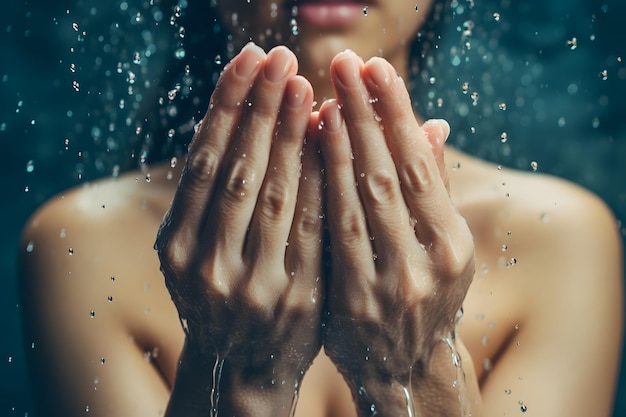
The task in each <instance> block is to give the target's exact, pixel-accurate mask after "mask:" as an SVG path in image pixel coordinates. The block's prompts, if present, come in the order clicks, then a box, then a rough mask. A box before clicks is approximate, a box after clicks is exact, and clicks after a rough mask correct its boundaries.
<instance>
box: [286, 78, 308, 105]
mask: <svg viewBox="0 0 626 417" xmlns="http://www.w3.org/2000/svg"><path fill="white" fill-rule="evenodd" d="M285 101H286V102H287V104H289V105H290V106H291V107H294V108H298V107H301V106H303V105H306V103H307V101H309V102H312V101H313V88H312V87H311V84H310V83H309V81H308V80H307V79H306V78H304V77H303V76H301V75H294V76H293V77H291V78H290V79H289V80H287V86H286V87H285Z"/></svg>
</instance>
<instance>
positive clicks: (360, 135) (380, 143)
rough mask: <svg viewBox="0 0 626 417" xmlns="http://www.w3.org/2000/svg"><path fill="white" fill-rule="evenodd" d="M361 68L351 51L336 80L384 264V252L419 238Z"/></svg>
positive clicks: (336, 64) (335, 70)
mask: <svg viewBox="0 0 626 417" xmlns="http://www.w3.org/2000/svg"><path fill="white" fill-rule="evenodd" d="M361 70H362V63H361V61H360V59H358V58H357V57H356V55H355V54H354V53H352V52H349V51H348V52H345V53H342V54H339V55H338V56H337V57H336V58H335V60H333V62H332V64H331V76H332V77H333V82H334V85H335V90H336V92H337V97H338V100H339V101H340V102H341V112H342V113H343V115H344V117H345V122H346V127H347V130H348V132H349V136H350V143H351V145H352V149H353V151H354V170H355V173H356V180H357V182H358V189H359V194H360V198H361V201H362V204H363V207H364V210H365V214H366V215H367V223H368V226H369V230H370V232H371V234H372V236H373V237H374V241H373V245H374V249H375V251H376V252H377V254H378V255H379V258H378V259H380V260H381V261H382V262H383V263H384V262H386V261H387V260H390V261H392V260H391V258H390V257H387V256H384V257H382V258H381V256H382V255H384V254H385V253H384V252H387V251H396V250H400V249H403V248H402V247H401V246H404V245H405V244H406V242H407V241H408V242H410V241H411V238H412V240H413V241H414V240H415V238H414V234H413V232H412V230H411V229H410V227H407V226H408V225H409V224H410V222H409V216H408V210H407V206H406V204H405V202H404V199H403V195H402V191H401V189H400V183H399V180H398V176H397V173H396V169H395V166H394V163H393V159H392V157H391V155H390V151H389V147H388V145H387V143H386V140H385V133H386V132H384V131H383V129H382V127H383V126H382V125H381V124H380V116H379V115H378V114H376V113H375V111H374V107H373V106H372V103H371V101H372V100H370V94H369V92H368V91H367V88H366V87H365V85H364V84H363V82H362V79H361V74H360V73H361ZM394 77H395V75H394ZM399 245H400V246H399ZM405 249H406V248H405Z"/></svg>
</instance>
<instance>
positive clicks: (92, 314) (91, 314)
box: [89, 310, 96, 318]
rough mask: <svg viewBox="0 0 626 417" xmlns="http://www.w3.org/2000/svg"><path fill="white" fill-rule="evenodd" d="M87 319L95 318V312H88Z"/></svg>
mask: <svg viewBox="0 0 626 417" xmlns="http://www.w3.org/2000/svg"><path fill="white" fill-rule="evenodd" d="M89 317H90V318H94V317H96V312H95V311H93V310H91V311H90V312H89Z"/></svg>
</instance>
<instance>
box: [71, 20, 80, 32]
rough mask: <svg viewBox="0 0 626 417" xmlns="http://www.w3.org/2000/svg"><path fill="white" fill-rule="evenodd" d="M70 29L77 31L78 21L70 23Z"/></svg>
mask: <svg viewBox="0 0 626 417" xmlns="http://www.w3.org/2000/svg"><path fill="white" fill-rule="evenodd" d="M72 29H74V31H75V32H78V29H79V27H78V23H76V22H74V23H72Z"/></svg>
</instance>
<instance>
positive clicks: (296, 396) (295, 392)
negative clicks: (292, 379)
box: [289, 381, 300, 417]
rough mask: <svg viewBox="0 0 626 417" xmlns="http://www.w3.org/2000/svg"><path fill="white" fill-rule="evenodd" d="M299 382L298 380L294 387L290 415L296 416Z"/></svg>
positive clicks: (290, 416) (291, 416)
mask: <svg viewBox="0 0 626 417" xmlns="http://www.w3.org/2000/svg"><path fill="white" fill-rule="evenodd" d="M298 390H299V384H298V381H296V383H295V384H294V387H293V400H292V401H291V409H290V410H289V417H294V416H295V415H296V407H297V405H298V398H299V395H300V394H299V391H298Z"/></svg>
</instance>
